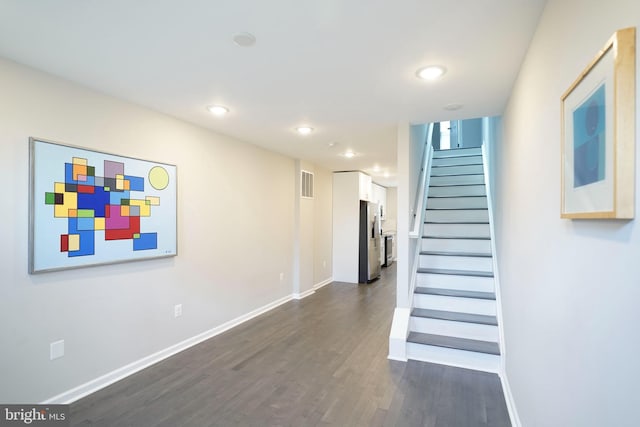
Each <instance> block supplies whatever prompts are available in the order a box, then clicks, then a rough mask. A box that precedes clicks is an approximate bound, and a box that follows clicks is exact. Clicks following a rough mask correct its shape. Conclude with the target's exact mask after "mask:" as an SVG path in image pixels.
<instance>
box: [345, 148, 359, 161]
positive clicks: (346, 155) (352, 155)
mask: <svg viewBox="0 0 640 427" xmlns="http://www.w3.org/2000/svg"><path fill="white" fill-rule="evenodd" d="M355 155H356V153H354V152H353V151H352V150H347V151H345V152H344V156H345V157H346V158H347V159H351V158H352V157H354V156H355Z"/></svg>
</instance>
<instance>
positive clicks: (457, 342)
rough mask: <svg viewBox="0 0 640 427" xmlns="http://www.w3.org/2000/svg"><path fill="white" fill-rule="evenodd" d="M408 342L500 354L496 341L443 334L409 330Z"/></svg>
mask: <svg viewBox="0 0 640 427" xmlns="http://www.w3.org/2000/svg"><path fill="white" fill-rule="evenodd" d="M407 341H408V342H413V343H416V344H426V345H433V346H437V347H447V348H452V349H456V350H465V351H473V352H476V353H487V354H495V355H500V346H499V345H498V343H495V342H489V341H479V340H472V339H469V338H458V337H447V336H444V335H433V334H425V333H422V332H411V333H409V336H408V337H407Z"/></svg>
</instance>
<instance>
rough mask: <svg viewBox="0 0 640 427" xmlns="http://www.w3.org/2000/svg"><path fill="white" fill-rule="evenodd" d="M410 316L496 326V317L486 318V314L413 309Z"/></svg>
mask: <svg viewBox="0 0 640 427" xmlns="http://www.w3.org/2000/svg"><path fill="white" fill-rule="evenodd" d="M411 316H413V317H428V318H430V319H440V320H450V321H452V322H464V323H478V324H480V325H491V326H498V319H497V318H496V316H487V315H486V314H474V313H460V312H457V311H446V310H431V309H428V308H414V309H413V310H411Z"/></svg>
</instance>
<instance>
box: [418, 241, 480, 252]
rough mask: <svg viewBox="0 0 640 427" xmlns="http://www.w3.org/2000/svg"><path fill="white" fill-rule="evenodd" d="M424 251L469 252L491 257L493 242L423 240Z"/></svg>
mask: <svg viewBox="0 0 640 427" xmlns="http://www.w3.org/2000/svg"><path fill="white" fill-rule="evenodd" d="M421 249H422V250H423V251H435V252H467V253H478V254H487V255H491V240H472V239H422V248H421Z"/></svg>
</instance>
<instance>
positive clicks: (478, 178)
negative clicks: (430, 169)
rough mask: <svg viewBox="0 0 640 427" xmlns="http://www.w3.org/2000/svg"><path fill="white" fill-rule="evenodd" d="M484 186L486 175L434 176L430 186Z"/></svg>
mask: <svg viewBox="0 0 640 427" xmlns="http://www.w3.org/2000/svg"><path fill="white" fill-rule="evenodd" d="M454 184H458V185H460V184H465V185H470V184H484V175H453V176H432V177H431V178H429V185H454Z"/></svg>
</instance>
